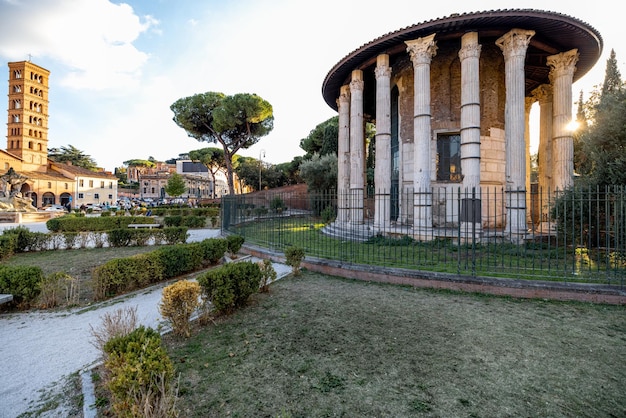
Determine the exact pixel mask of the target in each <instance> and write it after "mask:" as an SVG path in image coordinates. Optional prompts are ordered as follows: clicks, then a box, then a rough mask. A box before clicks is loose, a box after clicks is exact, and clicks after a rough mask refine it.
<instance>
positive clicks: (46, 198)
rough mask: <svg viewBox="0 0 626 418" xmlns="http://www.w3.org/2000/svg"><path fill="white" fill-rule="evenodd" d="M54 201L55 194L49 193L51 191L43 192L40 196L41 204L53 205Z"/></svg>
mask: <svg viewBox="0 0 626 418" xmlns="http://www.w3.org/2000/svg"><path fill="white" fill-rule="evenodd" d="M54 203H55V196H54V193H51V192H45V193H44V194H43V196H42V197H41V204H42V205H43V206H46V205H54Z"/></svg>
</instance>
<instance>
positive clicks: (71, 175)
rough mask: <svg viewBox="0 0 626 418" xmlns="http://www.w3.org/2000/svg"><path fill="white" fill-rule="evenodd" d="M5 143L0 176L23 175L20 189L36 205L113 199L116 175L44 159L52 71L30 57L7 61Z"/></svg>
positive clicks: (114, 196)
mask: <svg viewBox="0 0 626 418" xmlns="http://www.w3.org/2000/svg"><path fill="white" fill-rule="evenodd" d="M8 66H9V93H8V99H9V102H8V107H7V113H8V120H7V146H6V150H0V175H2V174H5V173H7V172H9V170H10V169H13V171H15V172H17V173H19V174H20V175H22V176H24V177H25V178H26V179H27V180H26V181H25V182H24V184H22V186H21V190H20V193H21V195H23V196H25V197H29V198H30V199H31V200H32V204H33V206H34V207H42V206H44V205H48V204H61V205H65V204H67V203H68V202H71V205H72V206H73V207H79V206H80V205H82V204H87V203H93V204H101V203H105V202H115V201H117V177H115V176H114V175H113V174H111V173H108V172H105V171H103V170H100V171H90V170H86V169H83V168H81V167H76V166H72V165H69V164H63V163H55V162H53V161H49V160H48V119H49V112H48V105H49V98H48V91H49V77H50V72H49V71H48V70H46V69H45V68H43V67H40V66H38V65H36V64H34V63H32V62H30V61H19V62H10V63H8Z"/></svg>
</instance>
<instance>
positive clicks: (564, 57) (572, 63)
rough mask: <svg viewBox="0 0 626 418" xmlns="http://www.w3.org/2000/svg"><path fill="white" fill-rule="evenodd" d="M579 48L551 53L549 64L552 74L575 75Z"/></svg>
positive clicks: (548, 59)
mask: <svg viewBox="0 0 626 418" xmlns="http://www.w3.org/2000/svg"><path fill="white" fill-rule="evenodd" d="M578 55H579V54H578V49H572V50H570V51H567V52H561V53H560V54H556V55H550V56H549V57H548V58H547V64H548V66H549V67H550V76H551V77H552V76H560V75H571V76H574V71H575V70H576V63H577V62H578Z"/></svg>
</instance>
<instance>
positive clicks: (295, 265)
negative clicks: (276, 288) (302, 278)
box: [285, 245, 304, 275]
mask: <svg viewBox="0 0 626 418" xmlns="http://www.w3.org/2000/svg"><path fill="white" fill-rule="evenodd" d="M285 259H286V264H287V265H288V266H291V269H292V271H293V273H294V274H295V275H298V274H300V263H302V260H304V248H301V247H298V246H295V245H292V246H290V247H287V248H286V249H285Z"/></svg>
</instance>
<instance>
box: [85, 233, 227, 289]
mask: <svg viewBox="0 0 626 418" xmlns="http://www.w3.org/2000/svg"><path fill="white" fill-rule="evenodd" d="M227 249H228V242H227V240H226V239H224V238H208V239H205V240H204V241H201V242H196V243H191V244H178V245H173V246H171V247H163V248H159V249H157V250H155V251H151V252H149V253H146V254H138V255H135V256H132V257H127V258H119V259H115V260H110V261H108V262H106V263H105V264H102V265H100V266H98V267H96V268H95V269H94V271H93V274H92V282H93V286H94V288H93V290H94V298H95V299H96V300H100V299H104V298H107V297H111V296H115V295H118V294H121V293H124V292H128V291H131V290H135V289H139V288H143V287H146V286H148V285H150V284H153V283H157V282H160V281H162V280H167V279H171V278H173V277H177V276H180V275H182V274H186V273H190V272H192V271H195V270H198V269H200V268H204V267H208V266H210V265H214V264H216V263H217V262H218V261H219V260H220V259H221V258H222V257H223V256H224V254H225V252H226V251H227Z"/></svg>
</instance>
